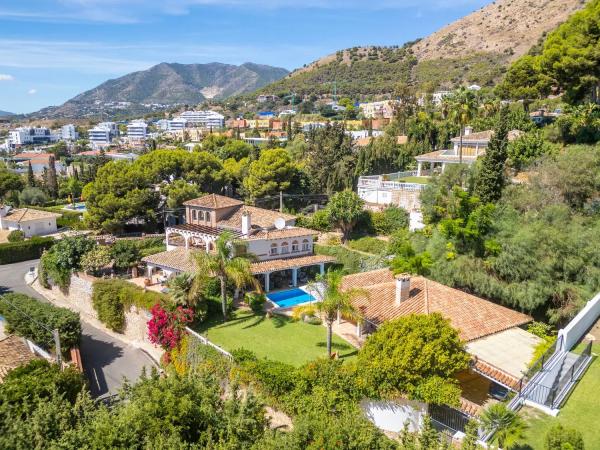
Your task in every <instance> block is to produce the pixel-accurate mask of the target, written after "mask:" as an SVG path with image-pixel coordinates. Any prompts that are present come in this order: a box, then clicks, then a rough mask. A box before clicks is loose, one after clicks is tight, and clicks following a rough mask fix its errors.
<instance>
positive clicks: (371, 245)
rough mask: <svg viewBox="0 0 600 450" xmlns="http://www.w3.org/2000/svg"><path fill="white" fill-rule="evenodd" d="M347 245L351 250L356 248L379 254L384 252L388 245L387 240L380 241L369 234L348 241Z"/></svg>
mask: <svg viewBox="0 0 600 450" xmlns="http://www.w3.org/2000/svg"><path fill="white" fill-rule="evenodd" d="M348 247H350V248H351V249H353V250H358V251H360V252H365V253H372V254H374V255H381V254H383V253H385V252H386V250H387V247H388V245H387V242H385V241H382V240H381V239H377V238H375V237H371V236H365V237H362V238H360V239H354V240H351V241H348Z"/></svg>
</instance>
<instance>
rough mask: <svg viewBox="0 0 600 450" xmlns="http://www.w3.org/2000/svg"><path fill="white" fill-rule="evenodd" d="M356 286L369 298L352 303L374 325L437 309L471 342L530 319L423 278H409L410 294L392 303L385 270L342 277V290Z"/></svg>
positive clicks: (390, 276) (389, 274) (392, 291)
mask: <svg viewBox="0 0 600 450" xmlns="http://www.w3.org/2000/svg"><path fill="white" fill-rule="evenodd" d="M353 287H360V288H362V289H365V290H366V291H367V292H369V293H370V298H369V300H368V301H367V300H357V301H356V305H355V306H357V307H358V308H359V309H360V310H361V311H362V312H363V314H364V315H365V317H366V318H367V320H369V321H371V322H373V323H374V324H376V325H378V324H381V323H383V322H384V321H387V320H393V319H397V318H400V317H403V316H406V315H409V314H413V313H414V314H431V313H434V312H438V313H440V314H442V315H443V316H444V317H445V318H447V319H449V320H450V323H451V324H452V326H453V327H454V328H456V329H457V330H458V331H459V334H460V337H461V339H463V340H465V341H472V340H474V339H478V338H480V337H483V336H488V335H490V334H494V333H498V332H499V331H503V330H506V329H508V328H512V327H516V326H520V325H523V324H526V323H528V322H531V320H532V319H531V317H529V316H528V315H525V314H522V313H520V312H517V311H514V310H512V309H509V308H506V307H504V306H501V305H498V304H496V303H493V302H490V301H488V300H484V299H482V298H480V297H477V296H475V295H471V294H467V293H466V292H463V291H461V290H459V289H454V288H451V287H448V286H444V285H443V284H440V283H437V282H435V281H432V280H428V279H426V278H423V277H419V276H417V277H412V278H411V287H410V297H409V298H408V299H407V300H405V301H403V302H402V303H401V304H400V305H398V306H396V281H395V278H394V275H393V274H392V272H391V271H390V270H389V269H380V270H374V271H371V272H364V273H360V274H355V275H348V276H346V277H344V281H343V282H342V289H349V288H353Z"/></svg>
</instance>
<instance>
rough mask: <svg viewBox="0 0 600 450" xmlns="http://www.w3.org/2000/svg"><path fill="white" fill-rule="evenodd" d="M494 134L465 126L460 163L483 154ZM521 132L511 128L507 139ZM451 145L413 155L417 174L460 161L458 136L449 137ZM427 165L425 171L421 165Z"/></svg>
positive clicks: (468, 161)
mask: <svg viewBox="0 0 600 450" xmlns="http://www.w3.org/2000/svg"><path fill="white" fill-rule="evenodd" d="M493 134H494V131H493V130H487V131H480V132H478V133H473V128H471V127H465V133H464V135H463V138H462V163H463V164H468V165H471V164H473V163H474V162H475V161H476V160H477V158H478V157H480V156H481V155H484V154H485V150H486V149H487V146H488V144H489V143H490V139H491V138H492V136H493ZM521 134H522V132H521V131H519V130H512V131H510V132H509V133H508V140H509V141H512V140H514V139H516V138H518V137H519V136H520V135H521ZM451 141H452V144H453V147H452V148H450V149H445V150H436V151H434V152H429V153H424V154H422V155H418V156H416V157H415V159H416V160H417V176H418V177H420V176H423V175H430V174H431V172H432V171H433V170H435V169H439V170H441V172H443V171H444V169H445V168H446V165H448V164H459V163H460V137H459V136H457V137H455V138H452V139H451ZM424 164H426V165H428V166H429V171H425V170H424V167H423V165H424Z"/></svg>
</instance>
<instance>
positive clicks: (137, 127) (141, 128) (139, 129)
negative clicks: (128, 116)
mask: <svg viewBox="0 0 600 450" xmlns="http://www.w3.org/2000/svg"><path fill="white" fill-rule="evenodd" d="M147 129H148V125H147V124H146V122H144V121H143V120H134V121H132V122H130V123H129V124H128V125H127V139H128V140H129V142H143V141H145V140H146V130H147Z"/></svg>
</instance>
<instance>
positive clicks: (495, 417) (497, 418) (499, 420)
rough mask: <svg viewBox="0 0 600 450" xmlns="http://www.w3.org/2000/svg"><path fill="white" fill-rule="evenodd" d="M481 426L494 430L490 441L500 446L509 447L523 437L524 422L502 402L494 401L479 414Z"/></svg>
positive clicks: (486, 429) (488, 431) (487, 430)
mask: <svg viewBox="0 0 600 450" xmlns="http://www.w3.org/2000/svg"><path fill="white" fill-rule="evenodd" d="M481 425H482V428H483V429H484V430H485V431H486V432H487V433H490V432H494V435H493V436H492V442H493V443H495V444H498V446H499V447H501V448H505V449H507V448H510V447H511V446H512V445H513V444H515V443H517V442H518V441H520V440H521V439H522V438H523V430H524V429H525V423H524V422H523V419H521V417H519V415H518V414H517V413H516V412H514V411H511V410H510V409H508V408H507V407H506V405H505V404H504V403H494V404H493V405H491V406H490V407H488V408H487V409H486V410H485V411H484V412H483V414H482V415H481Z"/></svg>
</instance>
